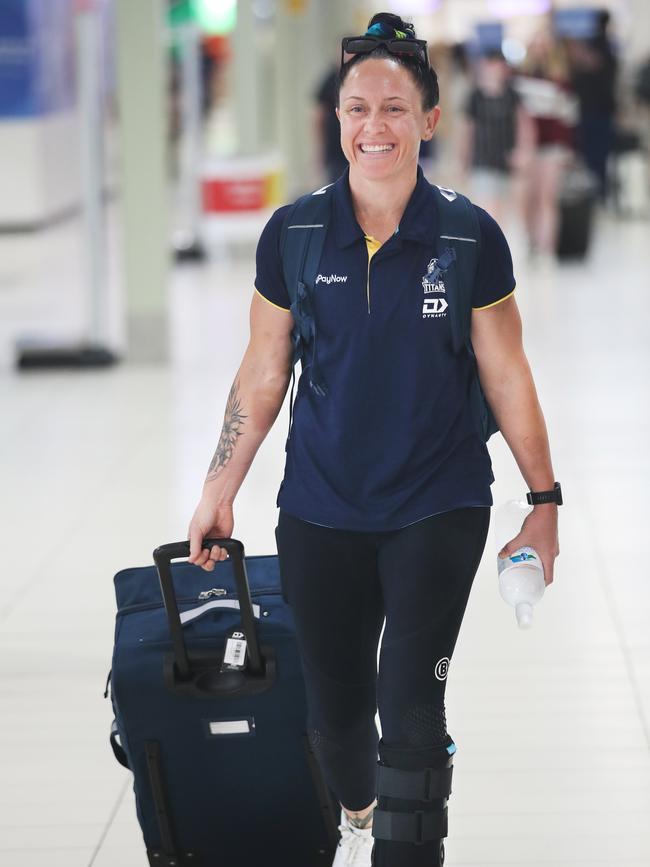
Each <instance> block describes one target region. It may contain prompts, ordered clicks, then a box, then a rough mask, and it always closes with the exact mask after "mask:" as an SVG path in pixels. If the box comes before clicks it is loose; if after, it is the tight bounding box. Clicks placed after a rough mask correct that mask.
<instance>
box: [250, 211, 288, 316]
mask: <svg viewBox="0 0 650 867" xmlns="http://www.w3.org/2000/svg"><path fill="white" fill-rule="evenodd" d="M290 207H291V205H285V206H284V207H282V208H278V210H277V211H276V212H275V213H274V214H273V215H272V217H271V219H270V220H269V221H268V223H267V224H266V226H265V227H264V229H263V231H262V234H261V235H260V239H259V241H258V242H257V253H256V254H255V263H256V274H255V288H256V289H257V291H258V292H259V294H260V295H261V296H262V298H264V299H265V300H266V301H268V302H269V303H271V304H273V305H275V307H281V308H282V309H283V310H289V309H290V307H291V301H290V300H289V293H288V292H287V287H286V286H285V283H284V275H283V273H282V259H281V258H280V233H281V231H282V222H283V220H284V218H285V216H286V213H287V211H288V210H289V208H290Z"/></svg>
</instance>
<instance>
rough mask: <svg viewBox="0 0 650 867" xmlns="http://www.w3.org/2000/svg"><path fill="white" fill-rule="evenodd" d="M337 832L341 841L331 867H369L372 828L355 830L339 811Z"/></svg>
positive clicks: (343, 812)
mask: <svg viewBox="0 0 650 867" xmlns="http://www.w3.org/2000/svg"><path fill="white" fill-rule="evenodd" d="M339 831H340V832H341V839H340V841H339V845H338V847H337V849H336V855H335V856H334V861H333V862H332V867H371V864H372V861H371V858H372V846H373V843H374V838H373V836H372V828H355V827H354V825H351V824H350V823H349V821H348V816H347V813H346V812H345V810H341V824H340V825H339Z"/></svg>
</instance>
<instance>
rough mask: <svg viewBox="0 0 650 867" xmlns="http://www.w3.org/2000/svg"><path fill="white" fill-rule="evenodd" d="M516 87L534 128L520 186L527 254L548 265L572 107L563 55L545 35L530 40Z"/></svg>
mask: <svg viewBox="0 0 650 867" xmlns="http://www.w3.org/2000/svg"><path fill="white" fill-rule="evenodd" d="M515 86H516V88H517V92H518V93H519V95H520V97H521V100H522V103H523V105H524V107H525V108H526V111H527V112H528V114H529V115H530V116H531V117H532V119H533V122H534V129H535V132H534V139H535V147H534V151H533V155H532V158H531V159H530V161H529V163H528V166H527V170H526V175H525V182H524V184H523V187H522V196H523V208H522V210H523V214H524V221H525V225H526V231H527V233H528V240H529V245H530V252H531V254H532V255H534V256H536V255H539V256H540V257H541V258H542V260H543V261H551V260H553V259H554V258H555V250H556V245H557V234H558V226H559V213H560V206H559V198H560V185H561V183H562V178H563V177H564V173H565V171H566V168H567V165H568V164H569V162H570V160H571V156H572V152H573V138H574V135H573V130H574V127H575V122H576V105H575V99H574V97H573V94H572V91H571V86H570V83H569V67H568V61H567V57H566V52H565V50H564V48H563V46H562V45H561V43H560V42H558V41H557V40H556V39H555V38H554V37H553V36H552V35H551V34H550V33H549V32H547V31H541V32H539V33H538V34H537V35H536V36H535V37H534V38H533V40H532V41H531V43H530V45H529V46H528V52H527V55H526V59H525V61H524V63H523V65H522V67H521V69H520V71H519V74H518V76H517V78H516V81H515Z"/></svg>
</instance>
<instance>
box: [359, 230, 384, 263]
mask: <svg viewBox="0 0 650 867" xmlns="http://www.w3.org/2000/svg"><path fill="white" fill-rule="evenodd" d="M363 237H364V238H365V239H366V247H367V248H368V263H370V260H371V259H372V257H373V256H374V255H375V253H376V252H377V250H378V249H379V248H380V247H381V241H378V240H377V239H376V238H373V237H372V235H364V236H363Z"/></svg>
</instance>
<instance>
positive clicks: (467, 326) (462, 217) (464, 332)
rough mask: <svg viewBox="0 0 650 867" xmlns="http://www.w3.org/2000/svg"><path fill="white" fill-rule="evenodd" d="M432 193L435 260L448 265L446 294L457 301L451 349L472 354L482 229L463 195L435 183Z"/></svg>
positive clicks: (453, 307)
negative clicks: (435, 220) (435, 219)
mask: <svg viewBox="0 0 650 867" xmlns="http://www.w3.org/2000/svg"><path fill="white" fill-rule="evenodd" d="M433 192H434V196H435V201H436V207H437V210H438V227H439V235H438V239H437V249H438V262H439V263H441V264H445V265H447V267H446V268H445V269H444V274H445V286H446V287H447V293H448V295H449V296H450V297H451V298H453V299H454V302H456V300H457V302H458V303H452V304H450V305H449V315H450V318H451V332H452V342H453V347H454V352H462V351H463V350H465V349H467V350H469V351H470V353H471V354H472V355H473V351H472V344H471V340H470V333H471V327H472V293H473V289H474V283H475V281H476V269H477V266H478V251H479V244H480V242H481V228H480V226H479V222H478V217H477V215H476V211H475V210H474V207H473V205H472V203H471V202H470V200H469V199H468V198H467V197H466V196H463V195H461V194H460V193H456V192H454V191H453V190H449V189H447V188H445V187H437V186H433ZM448 262H449V264H447V263H448ZM451 262H453V266H451Z"/></svg>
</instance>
